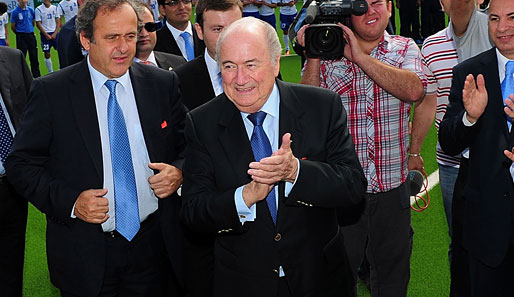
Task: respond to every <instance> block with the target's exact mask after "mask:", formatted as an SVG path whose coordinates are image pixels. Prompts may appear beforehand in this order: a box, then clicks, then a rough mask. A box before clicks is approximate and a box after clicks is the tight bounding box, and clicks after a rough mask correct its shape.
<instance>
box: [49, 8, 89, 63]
mask: <svg viewBox="0 0 514 297" xmlns="http://www.w3.org/2000/svg"><path fill="white" fill-rule="evenodd" d="M76 18H77V16H74V17H73V18H71V19H69V20H68V21H67V22H66V23H65V24H64V26H62V28H61V30H60V31H59V34H58V35H57V41H56V42H57V49H58V51H57V54H58V55H59V69H63V68H64V67H66V66H69V65H72V64H75V63H78V62H80V61H82V59H83V58H84V56H83V55H82V50H81V49H82V46H81V45H80V42H79V40H78V39H77V34H76V33H75V19H76Z"/></svg>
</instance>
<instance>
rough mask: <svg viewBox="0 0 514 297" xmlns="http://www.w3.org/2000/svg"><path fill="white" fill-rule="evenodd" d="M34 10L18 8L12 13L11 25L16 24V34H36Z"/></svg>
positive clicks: (28, 7)
mask: <svg viewBox="0 0 514 297" xmlns="http://www.w3.org/2000/svg"><path fill="white" fill-rule="evenodd" d="M34 17H35V14H34V9H33V8H32V7H30V6H27V7H25V9H21V8H20V7H19V6H17V7H16V8H15V9H14V10H13V11H12V12H11V23H13V24H15V26H16V32H19V33H33V32H34V24H33V21H34Z"/></svg>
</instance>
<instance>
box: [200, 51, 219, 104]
mask: <svg viewBox="0 0 514 297" xmlns="http://www.w3.org/2000/svg"><path fill="white" fill-rule="evenodd" d="M204 57H205V64H206V65H207V71H209V78H210V79H211V83H212V88H213V90H214V94H215V95H216V96H218V95H219V94H221V93H223V84H220V81H219V80H218V73H220V66H219V65H218V62H216V60H214V59H213V58H211V56H210V55H209V53H208V52H207V48H205V53H204Z"/></svg>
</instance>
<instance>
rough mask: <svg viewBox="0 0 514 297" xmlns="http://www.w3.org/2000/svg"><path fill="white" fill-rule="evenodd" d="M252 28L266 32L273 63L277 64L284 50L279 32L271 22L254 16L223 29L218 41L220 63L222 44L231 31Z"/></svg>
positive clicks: (217, 55)
mask: <svg viewBox="0 0 514 297" xmlns="http://www.w3.org/2000/svg"><path fill="white" fill-rule="evenodd" d="M252 29H257V30H262V31H263V32H264V39H265V41H266V45H267V46H268V50H269V54H270V59H271V64H272V65H273V66H275V65H276V63H277V60H278V58H279V57H280V53H281V52H282V46H281V45H280V41H279V40H278V35H277V32H276V31H275V29H273V27H271V25H270V24H268V23H266V22H264V21H262V20H259V19H256V18H254V17H246V18H242V19H239V20H237V21H235V22H233V23H232V24H230V26H228V27H227V28H225V29H223V31H222V32H221V34H220V37H219V38H218V43H216V61H218V63H219V60H220V48H221V44H222V43H223V41H224V40H225V38H226V37H227V36H228V35H229V34H230V33H231V32H233V31H239V30H247V31H253V30H252ZM220 66H221V65H220Z"/></svg>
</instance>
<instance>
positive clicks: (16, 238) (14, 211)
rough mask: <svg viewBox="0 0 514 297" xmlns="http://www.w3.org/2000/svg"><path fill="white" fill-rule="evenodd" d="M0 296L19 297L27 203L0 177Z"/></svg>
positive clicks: (20, 293)
mask: <svg viewBox="0 0 514 297" xmlns="http://www.w3.org/2000/svg"><path fill="white" fill-rule="evenodd" d="M0 205H1V206H0V254H1V255H3V256H2V257H0V288H1V289H0V290H1V293H0V295H2V296H6V297H18V296H21V295H22V284H23V260H24V255H25V229H26V228H27V206H28V204H27V201H25V200H24V199H23V198H22V197H20V196H19V195H17V194H16V193H15V192H14V189H13V188H12V187H11V185H9V184H8V183H7V181H6V180H5V177H0Z"/></svg>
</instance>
